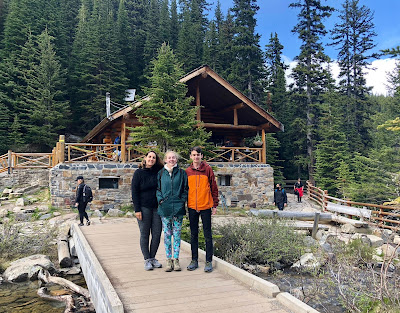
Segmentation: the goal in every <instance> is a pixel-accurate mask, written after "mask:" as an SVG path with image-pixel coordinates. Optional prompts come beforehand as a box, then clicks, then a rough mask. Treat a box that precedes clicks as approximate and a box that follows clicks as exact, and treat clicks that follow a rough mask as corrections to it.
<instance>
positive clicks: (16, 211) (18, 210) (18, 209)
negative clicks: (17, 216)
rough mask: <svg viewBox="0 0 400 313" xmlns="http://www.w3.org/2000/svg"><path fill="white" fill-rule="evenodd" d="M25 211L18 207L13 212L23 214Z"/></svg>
mask: <svg viewBox="0 0 400 313" xmlns="http://www.w3.org/2000/svg"><path fill="white" fill-rule="evenodd" d="M23 210H24V208H23V207H20V206H16V207H14V208H13V210H12V211H13V212H14V213H21V212H22V211H23Z"/></svg>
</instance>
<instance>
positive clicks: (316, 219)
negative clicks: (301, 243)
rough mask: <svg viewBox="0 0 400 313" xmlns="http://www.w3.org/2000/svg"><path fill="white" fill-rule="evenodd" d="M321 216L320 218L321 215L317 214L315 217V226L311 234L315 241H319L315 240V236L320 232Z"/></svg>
mask: <svg viewBox="0 0 400 313" xmlns="http://www.w3.org/2000/svg"><path fill="white" fill-rule="evenodd" d="M319 216H320V213H319V212H316V213H315V217H314V225H313V228H312V232H311V237H313V238H314V239H317V238H315V236H316V235H317V231H318V223H319Z"/></svg>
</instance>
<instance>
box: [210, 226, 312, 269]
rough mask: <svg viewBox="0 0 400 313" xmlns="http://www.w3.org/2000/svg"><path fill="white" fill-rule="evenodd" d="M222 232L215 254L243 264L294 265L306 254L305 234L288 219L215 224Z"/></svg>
mask: <svg viewBox="0 0 400 313" xmlns="http://www.w3.org/2000/svg"><path fill="white" fill-rule="evenodd" d="M215 233H216V234H218V235H220V238H217V239H216V240H215V241H216V243H215V254H216V255H217V256H219V257H221V258H223V259H225V260H226V261H228V262H230V263H233V264H235V265H236V266H239V267H241V265H242V264H243V263H250V264H269V265H270V266H271V268H274V267H275V264H276V263H277V262H279V263H280V264H284V265H290V264H292V263H293V262H295V261H297V260H298V259H299V258H300V256H301V255H302V254H303V252H304V250H305V247H304V244H303V236H301V235H299V234H297V233H296V232H294V230H293V229H292V228H290V225H289V224H288V222H287V221H283V220H277V219H252V220H251V221H250V222H249V223H246V224H244V223H242V224H239V223H237V222H236V221H232V222H229V223H227V224H224V225H222V226H216V227H215Z"/></svg>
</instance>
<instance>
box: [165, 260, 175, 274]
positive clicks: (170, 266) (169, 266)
mask: <svg viewBox="0 0 400 313" xmlns="http://www.w3.org/2000/svg"><path fill="white" fill-rule="evenodd" d="M173 269H174V263H173V261H172V260H171V259H168V260H167V267H166V268H165V271H166V272H172V271H173Z"/></svg>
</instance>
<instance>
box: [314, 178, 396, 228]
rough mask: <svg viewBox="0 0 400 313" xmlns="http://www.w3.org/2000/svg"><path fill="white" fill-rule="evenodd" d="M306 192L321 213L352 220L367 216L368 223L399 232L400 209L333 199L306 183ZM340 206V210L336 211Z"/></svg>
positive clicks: (324, 191) (325, 192) (326, 192)
mask: <svg viewBox="0 0 400 313" xmlns="http://www.w3.org/2000/svg"><path fill="white" fill-rule="evenodd" d="M307 190H308V196H309V198H310V199H311V200H314V201H315V202H317V203H318V204H319V205H321V207H322V210H323V211H334V212H335V213H337V214H342V215H345V216H347V217H349V218H353V219H363V218H365V217H366V216H368V218H369V222H370V223H372V224H374V225H376V226H378V227H380V228H387V229H391V230H394V231H397V232H399V231H400V208H395V207H392V206H388V205H379V204H371V203H363V202H355V201H350V200H344V199H339V198H335V197H332V196H329V195H328V191H327V190H322V189H321V188H318V187H315V186H314V185H312V184H311V183H310V182H308V181H307ZM340 206H342V207H343V209H342V210H340V209H338V208H340ZM346 208H347V209H346ZM354 209H356V210H354Z"/></svg>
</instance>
